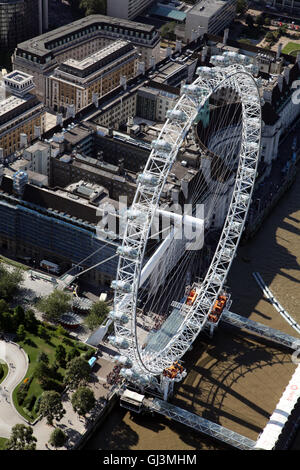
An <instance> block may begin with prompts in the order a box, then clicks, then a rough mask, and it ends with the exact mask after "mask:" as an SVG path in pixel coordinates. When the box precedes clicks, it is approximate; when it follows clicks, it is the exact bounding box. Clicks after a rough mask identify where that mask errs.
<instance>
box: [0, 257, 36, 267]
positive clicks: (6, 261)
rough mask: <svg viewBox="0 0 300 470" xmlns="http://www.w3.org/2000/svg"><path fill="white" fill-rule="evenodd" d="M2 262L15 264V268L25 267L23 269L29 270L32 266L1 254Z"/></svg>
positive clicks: (0, 261) (0, 260) (0, 259)
mask: <svg viewBox="0 0 300 470" xmlns="http://www.w3.org/2000/svg"><path fill="white" fill-rule="evenodd" d="M0 263H3V264H10V265H11V266H14V267H15V268H19V269H23V271H29V269H30V267H29V266H26V264H22V263H18V261H14V260H12V259H9V258H6V257H5V256H3V255H1V256H0Z"/></svg>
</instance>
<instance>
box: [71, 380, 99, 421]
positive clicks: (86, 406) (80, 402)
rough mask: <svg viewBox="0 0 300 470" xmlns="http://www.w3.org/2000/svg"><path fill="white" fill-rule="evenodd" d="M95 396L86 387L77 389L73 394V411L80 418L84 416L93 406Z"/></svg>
mask: <svg viewBox="0 0 300 470" xmlns="http://www.w3.org/2000/svg"><path fill="white" fill-rule="evenodd" d="M95 402H96V400H95V395H94V392H93V391H92V390H90V389H89V388H88V387H79V388H78V389H77V390H76V392H75V393H73V396H72V399H71V403H72V406H73V409H74V411H76V413H78V414H79V415H80V416H85V415H86V414H87V413H88V412H89V411H91V409H92V408H93V407H94V406H95Z"/></svg>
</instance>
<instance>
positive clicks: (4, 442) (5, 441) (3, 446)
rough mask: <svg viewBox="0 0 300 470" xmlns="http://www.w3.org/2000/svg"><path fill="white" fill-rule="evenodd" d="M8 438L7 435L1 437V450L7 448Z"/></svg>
mask: <svg viewBox="0 0 300 470" xmlns="http://www.w3.org/2000/svg"><path fill="white" fill-rule="evenodd" d="M7 441H8V439H6V438H5V437H0V450H5V444H6V443H7Z"/></svg>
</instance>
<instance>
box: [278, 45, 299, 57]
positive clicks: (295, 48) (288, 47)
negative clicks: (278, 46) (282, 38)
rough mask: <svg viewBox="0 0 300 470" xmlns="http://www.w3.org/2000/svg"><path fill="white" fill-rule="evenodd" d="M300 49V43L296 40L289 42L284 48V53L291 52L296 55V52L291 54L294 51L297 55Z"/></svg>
mask: <svg viewBox="0 0 300 470" xmlns="http://www.w3.org/2000/svg"><path fill="white" fill-rule="evenodd" d="M298 51H300V44H298V43H296V42H288V43H287V44H286V45H285V46H284V48H283V49H282V52H283V54H290V55H294V54H291V53H292V52H295V55H296V54H297V52H298Z"/></svg>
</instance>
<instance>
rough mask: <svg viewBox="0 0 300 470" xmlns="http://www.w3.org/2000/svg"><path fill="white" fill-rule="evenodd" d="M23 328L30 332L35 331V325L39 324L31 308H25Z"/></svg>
mask: <svg viewBox="0 0 300 470" xmlns="http://www.w3.org/2000/svg"><path fill="white" fill-rule="evenodd" d="M24 322H25V323H24V324H25V328H26V330H27V331H30V333H36V332H37V327H38V324H39V321H38V319H37V318H36V316H35V314H34V311H33V310H30V309H29V310H26V312H25V320H24Z"/></svg>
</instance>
